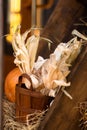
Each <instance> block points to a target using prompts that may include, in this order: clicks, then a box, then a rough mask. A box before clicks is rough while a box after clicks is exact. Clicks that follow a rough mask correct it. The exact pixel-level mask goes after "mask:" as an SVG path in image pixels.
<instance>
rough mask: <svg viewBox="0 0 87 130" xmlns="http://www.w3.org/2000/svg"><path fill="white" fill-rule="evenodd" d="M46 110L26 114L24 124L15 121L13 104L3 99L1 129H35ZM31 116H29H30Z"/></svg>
mask: <svg viewBox="0 0 87 130" xmlns="http://www.w3.org/2000/svg"><path fill="white" fill-rule="evenodd" d="M46 112H47V110H45V111H40V112H35V113H33V114H29V115H27V117H26V118H27V122H26V124H23V123H19V122H17V121H15V104H14V103H11V102H9V101H8V100H7V99H6V98H5V99H3V129H4V130H37V128H38V126H39V124H40V122H41V121H42V120H43V119H44V116H45V114H46ZM30 117H31V118H30Z"/></svg>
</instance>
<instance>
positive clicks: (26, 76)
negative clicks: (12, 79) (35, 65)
mask: <svg viewBox="0 0 87 130" xmlns="http://www.w3.org/2000/svg"><path fill="white" fill-rule="evenodd" d="M23 77H24V78H26V79H27V80H28V81H30V83H31V87H30V90H32V91H33V86H32V80H31V78H30V76H29V75H28V74H26V73H23V74H22V75H20V76H19V80H18V82H19V84H21V83H22V78H23Z"/></svg>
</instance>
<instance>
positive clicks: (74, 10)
mask: <svg viewBox="0 0 87 130" xmlns="http://www.w3.org/2000/svg"><path fill="white" fill-rule="evenodd" d="M84 8H85V7H84V6H83V5H82V4H81V3H80V2H77V0H66V2H65V0H58V3H57V5H56V7H55V9H54V11H53V13H52V14H51V16H50V18H49V20H48V22H47V24H46V26H45V27H44V28H43V31H42V34H41V35H42V36H44V37H47V38H49V39H50V40H52V42H53V44H52V45H51V51H49V49H48V45H47V43H46V42H44V41H41V42H40V45H39V49H38V53H37V55H42V56H43V57H48V56H49V54H50V53H51V52H53V50H54V49H55V48H56V46H57V45H58V44H59V43H60V42H61V41H64V42H65V41H68V40H69V39H70V36H71V31H72V30H73V28H76V26H74V23H75V22H77V20H78V19H79V18H80V17H81V16H82V14H83V12H84Z"/></svg>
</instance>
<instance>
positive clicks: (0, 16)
mask: <svg viewBox="0 0 87 130" xmlns="http://www.w3.org/2000/svg"><path fill="white" fill-rule="evenodd" d="M2 7H3V6H2V0H0V36H1V37H0V130H2V86H3V69H2V66H3V42H2V33H3V31H2V30H3V13H2Z"/></svg>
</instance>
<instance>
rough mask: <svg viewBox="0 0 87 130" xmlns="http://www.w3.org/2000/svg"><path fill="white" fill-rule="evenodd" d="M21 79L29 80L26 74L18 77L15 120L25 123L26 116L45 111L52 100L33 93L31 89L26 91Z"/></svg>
mask: <svg viewBox="0 0 87 130" xmlns="http://www.w3.org/2000/svg"><path fill="white" fill-rule="evenodd" d="M22 77H25V78H27V79H28V80H29V81H30V80H31V79H30V77H29V76H28V75H27V74H22V75H21V76H20V77H19V83H18V84H17V85H16V120H17V121H20V122H26V116H27V115H28V114H30V113H33V112H35V111H42V110H45V109H47V107H48V106H49V105H50V102H51V101H52V99H53V98H52V97H49V96H45V95H42V94H41V93H40V92H36V91H34V90H33V88H32V87H31V89H27V88H26V86H25V84H23V83H22Z"/></svg>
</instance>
